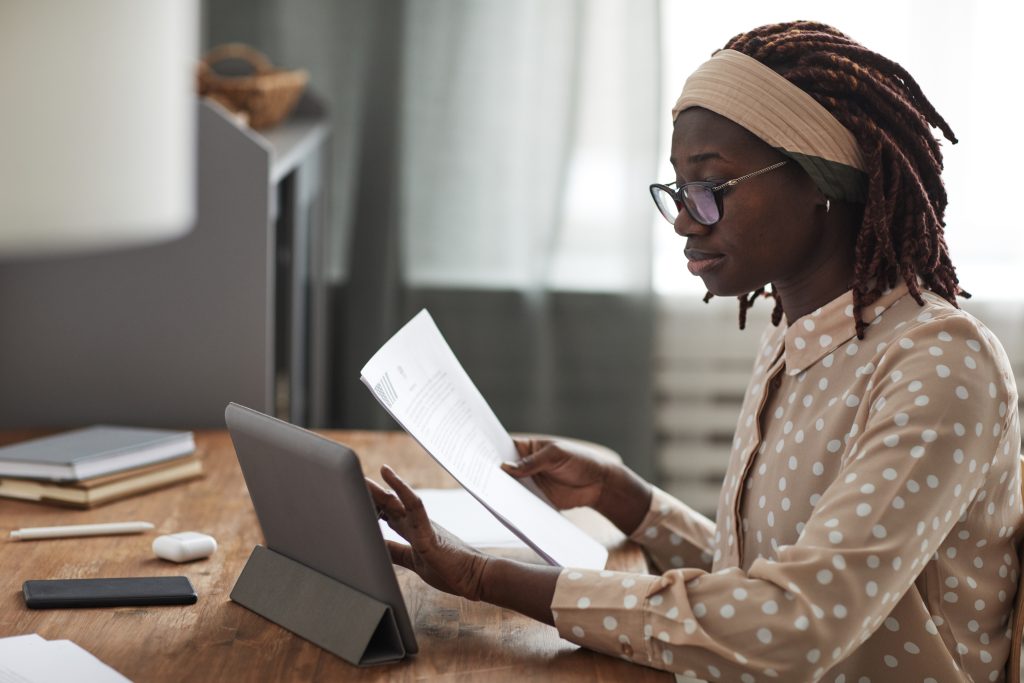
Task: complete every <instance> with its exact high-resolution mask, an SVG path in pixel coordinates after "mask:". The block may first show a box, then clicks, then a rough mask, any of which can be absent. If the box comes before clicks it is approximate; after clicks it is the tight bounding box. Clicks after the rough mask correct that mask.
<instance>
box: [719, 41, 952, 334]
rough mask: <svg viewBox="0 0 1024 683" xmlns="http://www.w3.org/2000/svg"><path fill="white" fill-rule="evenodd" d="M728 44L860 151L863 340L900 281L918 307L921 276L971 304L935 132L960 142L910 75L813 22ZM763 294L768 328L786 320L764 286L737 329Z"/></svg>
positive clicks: (743, 309) (858, 281)
mask: <svg viewBox="0 0 1024 683" xmlns="http://www.w3.org/2000/svg"><path fill="white" fill-rule="evenodd" d="M725 47H726V49H731V50H736V51H738V52H742V53H743V54H745V55H747V56H749V57H753V58H754V59H756V60H757V61H759V62H761V63H762V64H764V65H765V66H767V67H769V68H771V69H772V70H774V71H775V72H777V73H778V74H780V75H781V76H782V77H784V78H785V79H786V80H788V81H790V82H791V83H793V84H794V85H796V86H797V87H798V88H800V89H801V90H803V91H804V92H806V93H807V94H808V95H810V96H811V97H813V98H814V99H815V100H816V101H817V102H818V103H819V104H821V105H822V106H823V107H825V109H827V110H828V111H829V112H830V113H831V114H832V115H833V116H835V117H836V119H838V120H839V122H840V123H842V124H843V125H844V126H846V127H847V128H848V129H849V130H850V132H852V133H853V135H854V137H855V138H856V140H857V143H858V145H859V146H860V149H861V152H862V153H863V154H864V158H865V162H866V165H867V170H866V173H867V199H866V201H865V204H864V215H863V219H862V221H861V225H860V229H859V231H858V233H857V241H856V246H855V253H854V259H855V260H854V275H853V315H854V320H855V321H856V329H857V337H858V338H859V339H863V338H864V330H865V329H866V327H867V325H866V324H865V323H864V321H863V319H862V316H861V311H862V309H863V308H864V307H865V306H869V305H871V304H872V303H874V302H875V301H876V300H877V299H878V298H879V297H880V296H881V295H882V291H883V290H884V289H886V288H891V287H894V286H895V285H896V283H897V281H899V280H902V281H903V282H905V283H906V284H907V287H908V288H909V290H910V294H911V295H912V296H913V297H914V300H915V301H917V303H918V304H920V305H922V306H923V305H924V300H923V299H922V298H921V288H920V286H919V284H918V279H920V281H921V283H923V284H924V286H925V287H926V288H927V289H929V290H931V291H933V292H935V293H936V294H938V295H939V296H941V297H942V298H943V299H945V300H946V301H948V302H950V303H951V304H953V305H954V306H956V305H957V302H956V298H957V296H958V295H959V296H962V297H964V298H969V297H970V294H968V293H967V292H965V291H964V290H963V289H961V288H960V284H959V280H958V279H957V277H956V270H955V269H954V268H953V264H952V262H951V261H950V258H949V251H948V250H947V248H946V240H945V237H944V236H943V227H944V226H945V221H944V218H943V216H944V214H945V210H946V190H945V187H944V186H943V184H942V177H941V174H942V152H941V150H940V149H939V141H938V140H936V139H935V137H934V136H933V135H932V132H931V129H932V128H933V127H935V128H938V129H939V130H940V131H942V134H943V135H944V136H945V138H946V139H947V140H949V141H950V142H952V143H954V144H955V143H956V141H957V140H956V136H955V135H954V134H953V131H952V130H951V129H950V127H949V125H948V124H947V123H946V121H945V120H944V119H943V118H942V117H941V116H939V114H938V112H936V111H935V107H933V106H932V104H931V103H930V102H929V101H928V99H927V98H926V97H925V96H924V93H922V92H921V87H920V86H919V85H918V84H917V82H916V81H915V80H914V78H913V77H912V76H911V75H910V74H909V73H907V71H906V69H904V68H903V67H902V66H900V65H899V64H897V63H896V62H893V61H891V60H889V59H886V58H885V57H883V56H881V55H879V54H877V53H875V52H872V51H871V50H868V49H867V48H865V47H864V46H863V45H860V44H859V43H857V42H855V41H854V40H852V39H850V38H849V37H848V36H846V35H845V34H843V33H840V32H839V31H837V30H836V29H834V28H832V27H831V26H827V25H825V24H819V23H814V22H809V21H794V22H788V23H783V24H770V25H768V26H762V27H760V28H756V29H754V30H753V31H750V32H748V33H743V34H740V35H738V36H736V37H734V38H733V39H732V40H730V41H729V42H728V43H727V44H726V46H725ZM758 297H768V298H774V299H775V309H774V310H773V311H772V323H773V324H775V325H778V324H779V321H780V320H781V319H782V302H781V299H779V297H778V294H777V293H775V292H773V291H771V290H767V291H766V290H765V288H764V287H761V288H759V289H757V290H756V291H754V292H751V293H749V294H745V295H742V296H740V297H739V302H740V328H743V327H744V326H745V324H746V318H747V310H748V309H749V308H750V307H751V306H752V305H753V304H754V301H755V300H756V299H757V298H758ZM710 298H711V295H710V294H709V295H708V296H706V297H705V299H704V300H705V301H707V300H709V299H710Z"/></svg>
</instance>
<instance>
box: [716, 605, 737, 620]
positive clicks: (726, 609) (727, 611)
mask: <svg viewBox="0 0 1024 683" xmlns="http://www.w3.org/2000/svg"><path fill="white" fill-rule="evenodd" d="M718 613H719V614H721V615H722V617H724V618H725V619H732V618H733V616H735V615H736V608H735V607H733V606H732V605H730V604H729V603H726V604H724V605H722V607H721V609H719V610H718Z"/></svg>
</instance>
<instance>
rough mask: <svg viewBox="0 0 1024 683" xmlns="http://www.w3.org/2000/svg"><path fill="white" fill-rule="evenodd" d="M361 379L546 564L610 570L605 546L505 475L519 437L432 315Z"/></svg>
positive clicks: (413, 324)
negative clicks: (510, 431)
mask: <svg viewBox="0 0 1024 683" xmlns="http://www.w3.org/2000/svg"><path fill="white" fill-rule="evenodd" d="M360 379H362V381H363V383H364V384H366V386H367V387H368V388H369V389H370V390H371V391H372V392H373V395H374V396H375V397H376V398H377V400H378V401H379V402H380V404H381V405H382V406H384V408H385V409H386V410H387V411H388V412H389V413H391V416H392V417H394V418H395V420H397V421H398V423H399V424H400V425H402V427H404V428H405V430H406V431H407V432H409V434H411V435H412V436H413V438H415V439H416V440H417V441H419V443H420V445H422V446H423V448H424V449H426V451H427V453H429V454H430V455H431V456H433V457H434V459H435V460H437V462H438V463H440V465H441V466H442V467H444V468H445V469H446V470H448V472H449V473H450V474H451V475H452V476H453V477H455V479H456V480H458V482H459V483H460V484H462V486H463V487H465V489H466V490H467V491H469V492H470V493H471V494H472V495H473V497H474V498H476V499H477V500H478V501H480V502H481V503H482V504H483V506H484V507H486V508H487V509H488V510H490V511H491V513H492V514H493V515H494V516H495V517H496V518H497V519H498V520H499V521H500V522H501V523H502V524H504V525H505V526H506V527H508V529H509V530H511V531H512V533H514V534H515V535H516V536H518V537H519V538H521V539H522V540H523V542H524V543H526V544H527V545H528V546H530V547H531V548H533V549H534V551H536V553H537V554H538V555H540V556H541V557H542V558H544V560H545V561H547V562H548V563H550V564H552V565H556V566H563V567H582V568H587V569H603V568H604V565H605V562H607V560H608V551H607V550H606V549H605V547H604V546H603V545H601V544H600V543H598V542H597V541H595V540H594V539H593V538H591V537H590V536H588V535H587V534H586V533H584V532H583V531H582V530H581V529H580V528H579V527H577V526H576V525H575V524H573V523H572V522H570V521H569V520H568V519H566V518H565V517H563V516H562V514H561V513H560V512H558V511H557V510H555V509H554V508H553V507H551V505H550V504H548V503H547V501H545V500H542V499H541V498H540V497H538V495H537V494H536V493H534V492H532V491H530V490H528V489H527V488H526V487H525V486H524V485H523V484H521V483H520V482H519V481H517V480H516V479H514V478H512V477H511V476H509V475H508V474H505V472H503V471H502V470H501V468H500V465H501V463H502V462H505V461H508V462H514V461H515V460H517V459H518V455H517V454H516V447H515V444H514V443H512V437H510V436H509V435H508V432H506V431H505V428H504V427H502V426H501V422H499V421H498V418H497V416H495V414H494V411H492V410H491V407H490V406H489V405H487V401H485V400H484V398H483V396H481V395H480V391H479V390H478V389H477V388H476V386H475V385H474V384H473V381H472V380H471V379H470V378H469V375H467V374H466V371H465V370H464V369H463V368H462V365H461V364H460V363H459V361H458V359H457V358H455V354H454V353H452V350H451V348H450V347H449V346H448V343H447V342H445V340H444V337H442V336H441V332H440V331H439V330H438V329H437V325H435V324H434V319H433V318H431V317H430V314H429V313H427V311H426V310H423V311H420V312H419V313H418V314H417V315H416V317H414V318H413V319H412V320H410V321H409V322H408V323H406V325H405V326H404V327H403V328H402V329H401V330H399V331H398V332H397V333H396V334H395V336H393V337H392V338H391V339H390V340H388V341H387V342H386V343H385V344H384V346H382V347H381V348H380V350H379V351H377V353H375V354H374V355H373V358H371V359H370V360H369V362H368V363H367V364H366V365H365V366H363V370H362V375H361V377H360ZM530 483H531V484H532V482H530Z"/></svg>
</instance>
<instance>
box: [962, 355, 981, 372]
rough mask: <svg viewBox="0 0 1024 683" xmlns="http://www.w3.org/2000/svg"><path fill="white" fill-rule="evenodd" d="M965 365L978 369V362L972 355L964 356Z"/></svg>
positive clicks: (970, 368) (971, 368)
mask: <svg viewBox="0 0 1024 683" xmlns="http://www.w3.org/2000/svg"><path fill="white" fill-rule="evenodd" d="M964 365H966V366H967V368H968V369H969V370H976V369H977V367H978V363H977V362H976V361H975V360H974V358H972V357H971V356H964Z"/></svg>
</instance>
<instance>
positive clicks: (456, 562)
mask: <svg viewBox="0 0 1024 683" xmlns="http://www.w3.org/2000/svg"><path fill="white" fill-rule="evenodd" d="M380 473H381V477H382V478H383V479H384V481H385V482H386V483H387V484H388V486H390V487H391V488H392V489H394V492H393V493H392V492H390V491H387V490H385V489H384V488H383V487H382V486H381V485H380V484H378V483H377V482H375V481H373V480H372V479H367V480H366V486H367V488H369V490H370V496H371V497H372V498H373V502H374V503H375V504H376V506H377V509H378V510H381V511H382V512H383V513H384V518H385V519H386V520H387V523H388V526H390V527H391V528H392V529H394V530H395V532H396V533H398V535H399V536H401V537H402V538H404V539H405V540H406V541H408V542H409V545H402V544H401V543H396V542H394V541H387V546H388V552H390V553H391V561H392V562H394V563H395V564H397V565H401V566H403V567H405V568H407V569H411V570H412V571H414V572H416V573H417V574H419V576H420V578H421V579H423V580H424V581H426V582H427V583H429V584H430V585H431V586H433V587H434V588H437V589H438V590H442V591H444V592H445V593H452V594H454V595H460V596H462V597H464V598H468V599H470V600H479V599H480V598H481V589H482V583H483V574H484V567H486V566H487V562H488V557H487V555H484V554H483V553H480V552H478V551H476V550H474V549H473V548H470V547H469V546H467V545H466V544H465V543H463V542H462V541H461V540H459V539H458V538H457V537H455V536H453V535H452V534H451V533H449V532H448V531H446V530H445V529H444V528H443V527H439V526H437V525H436V524H433V523H432V522H431V521H430V519H429V518H428V517H427V512H426V510H425V509H424V507H423V501H421V500H420V497H419V496H417V495H416V492H415V491H413V490H412V488H410V487H409V485H408V484H406V483H405V482H404V481H403V480H402V479H401V477H399V476H398V475H397V474H395V472H394V470H392V469H391V468H390V467H388V466H387V465H385V466H384V467H382V468H381V470H380Z"/></svg>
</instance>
